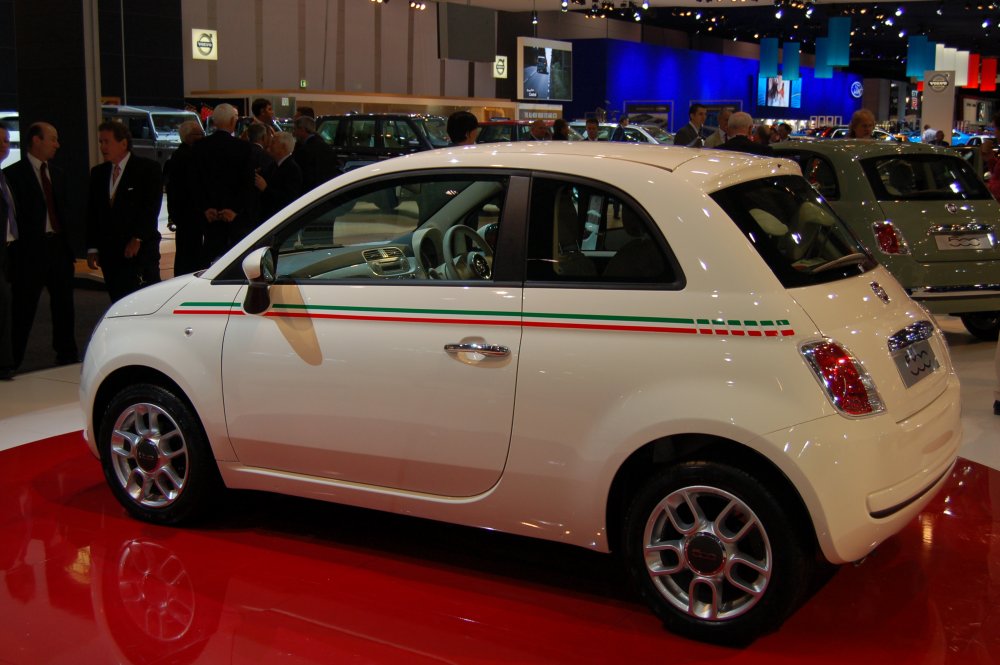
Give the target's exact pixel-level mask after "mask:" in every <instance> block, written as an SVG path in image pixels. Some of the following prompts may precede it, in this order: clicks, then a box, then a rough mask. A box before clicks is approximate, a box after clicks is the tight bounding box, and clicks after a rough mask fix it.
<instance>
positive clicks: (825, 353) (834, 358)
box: [801, 339, 885, 416]
mask: <svg viewBox="0 0 1000 665" xmlns="http://www.w3.org/2000/svg"><path fill="white" fill-rule="evenodd" d="M801 350H802V355H803V357H804V358H805V359H806V362H807V363H808V364H809V367H810V368H811V369H812V371H813V372H814V373H815V374H816V378H817V379H819V382H820V384H822V386H823V388H824V389H825V390H826V394H827V396H828V397H829V398H830V401H831V402H833V405H834V406H835V407H837V409H838V410H839V411H840V412H841V413H843V414H845V415H848V416H870V415H873V414H876V413H882V412H883V411H885V404H884V403H883V402H882V397H881V396H879V394H878V390H877V389H876V388H875V382H874V381H872V378H871V377H870V376H869V375H868V372H867V371H866V370H865V368H864V367H863V366H862V365H861V363H859V362H858V361H857V360H856V359H855V358H854V356H852V355H851V354H850V353H849V352H848V351H847V349H845V348H844V347H842V346H841V345H840V344H837V343H836V342H834V341H833V340H829V339H827V340H823V341H821V342H809V343H808V344H804V345H803V346H802V347H801Z"/></svg>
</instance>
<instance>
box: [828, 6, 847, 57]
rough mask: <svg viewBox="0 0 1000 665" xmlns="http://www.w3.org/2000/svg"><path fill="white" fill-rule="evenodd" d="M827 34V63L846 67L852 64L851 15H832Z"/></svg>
mask: <svg viewBox="0 0 1000 665" xmlns="http://www.w3.org/2000/svg"><path fill="white" fill-rule="evenodd" d="M826 36H827V39H829V43H828V45H827V52H826V64H828V65H830V66H831V67H846V66H847V65H849V64H851V18H850V17H849V16H834V17H832V18H831V19H830V22H829V27H828V28H827V33H826Z"/></svg>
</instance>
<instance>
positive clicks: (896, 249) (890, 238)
mask: <svg viewBox="0 0 1000 665" xmlns="http://www.w3.org/2000/svg"><path fill="white" fill-rule="evenodd" d="M872 231H873V232H874V233H875V242H876V243H878V248H879V249H880V250H882V253H883V254H909V253H910V247H909V245H907V244H906V240H905V239H904V238H903V234H902V233H900V232H899V229H897V228H896V227H895V226H894V225H893V223H892V222H888V221H887V222H876V223H874V224H872Z"/></svg>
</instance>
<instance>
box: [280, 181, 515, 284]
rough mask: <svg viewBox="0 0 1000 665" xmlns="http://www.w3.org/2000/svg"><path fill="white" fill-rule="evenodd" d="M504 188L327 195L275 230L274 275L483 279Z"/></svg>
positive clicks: (380, 188)
mask: <svg viewBox="0 0 1000 665" xmlns="http://www.w3.org/2000/svg"><path fill="white" fill-rule="evenodd" d="M507 189H508V179H507V178H505V177H499V176H492V175H489V176H477V175H468V174H462V175H461V176H458V177H454V178H448V179H442V178H432V177H419V178H418V177H412V176H411V177H406V178H399V179H394V180H388V181H383V182H382V183H380V184H378V185H374V186H368V187H363V188H358V189H354V190H352V191H350V192H348V193H346V194H340V195H334V196H331V197H330V198H329V199H327V200H325V201H322V202H320V203H319V204H318V205H316V206H314V207H312V208H310V209H309V210H307V211H306V212H304V213H303V214H302V215H300V216H299V217H297V218H295V219H293V220H292V221H291V222H290V223H289V224H287V225H286V226H284V227H282V228H281V229H280V230H279V231H278V233H277V234H276V236H275V239H274V242H273V243H272V246H273V247H275V256H276V265H275V276H276V278H277V279H278V280H291V281H296V282H298V281H302V280H416V281H423V280H451V281H484V280H491V279H492V272H493V270H492V268H493V257H494V253H495V249H496V247H497V239H498V237H499V233H500V221H501V217H502V214H503V209H504V202H505V200H506V194H507ZM393 283H394V284H399V283H401V282H399V281H394V282H393Z"/></svg>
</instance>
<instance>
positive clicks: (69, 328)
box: [4, 122, 80, 367]
mask: <svg viewBox="0 0 1000 665" xmlns="http://www.w3.org/2000/svg"><path fill="white" fill-rule="evenodd" d="M21 143H22V145H24V146H27V155H24V154H22V156H21V161H19V162H17V163H15V164H12V165H10V166H8V167H7V168H6V169H4V176H6V179H7V184H8V185H9V186H10V190H11V194H12V196H13V200H14V209H15V211H16V216H17V230H18V238H17V240H16V241H15V242H14V243H13V244H12V245H10V247H8V258H9V259H10V271H9V273H8V274H9V275H10V279H11V292H12V298H11V301H12V302H11V345H12V347H13V354H14V366H15V367H16V366H18V365H20V364H21V361H22V360H24V350H25V348H26V347H27V345H28V335H29V334H30V333H31V325H32V323H33V322H34V320H35V310H37V309H38V299H39V297H40V296H41V294H42V289H43V288H44V289H46V290H48V292H49V307H50V309H51V312H52V347H53V348H54V349H55V352H56V363H57V364H59V365H68V364H71V363H75V362H79V360H80V358H79V353H78V351H77V346H76V336H75V331H74V325H73V318H74V313H73V264H74V261H75V260H76V257H75V255H74V253H73V248H72V246H71V245H70V242H69V237H68V235H67V230H68V227H69V225H71V224H72V223H73V221H72V219H71V217H70V215H69V213H68V210H67V205H66V176H65V174H64V173H63V171H62V169H60V168H59V167H57V166H54V165H52V164H51V162H50V160H51V159H52V158H53V157H55V154H56V151H57V150H59V133H58V132H57V131H56V128H55V127H53V126H52V125H50V124H49V123H47V122H36V123H34V124H32V125H31V126H30V127H28V131H27V132H24V133H22V134H21Z"/></svg>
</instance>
